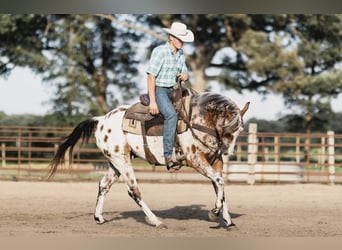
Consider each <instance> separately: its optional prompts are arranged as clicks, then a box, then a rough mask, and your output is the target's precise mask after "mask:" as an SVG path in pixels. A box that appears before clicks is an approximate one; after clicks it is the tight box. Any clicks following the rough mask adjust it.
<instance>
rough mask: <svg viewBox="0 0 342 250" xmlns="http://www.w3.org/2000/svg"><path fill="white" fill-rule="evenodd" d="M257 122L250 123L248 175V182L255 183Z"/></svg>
mask: <svg viewBox="0 0 342 250" xmlns="http://www.w3.org/2000/svg"><path fill="white" fill-rule="evenodd" d="M256 133H257V124H256V123H250V124H249V127H248V177H247V183H248V184H250V185H254V183H255V164H256V162H257V152H258V145H257V135H256Z"/></svg>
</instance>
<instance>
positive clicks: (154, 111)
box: [148, 102, 159, 115]
mask: <svg viewBox="0 0 342 250" xmlns="http://www.w3.org/2000/svg"><path fill="white" fill-rule="evenodd" d="M148 110H149V112H150V113H151V114H152V115H157V114H158V113H159V109H158V105H157V103H156V102H150V105H149V107H148Z"/></svg>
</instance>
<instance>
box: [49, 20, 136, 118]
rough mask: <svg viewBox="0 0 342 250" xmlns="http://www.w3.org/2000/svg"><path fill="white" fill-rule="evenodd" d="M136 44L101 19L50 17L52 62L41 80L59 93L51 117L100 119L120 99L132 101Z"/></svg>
mask: <svg viewBox="0 0 342 250" xmlns="http://www.w3.org/2000/svg"><path fill="white" fill-rule="evenodd" d="M124 37H125V38H126V39H123V38H124ZM136 39H137V36H136V35H135V33H133V32H132V31H129V30H119V29H117V28H116V27H115V26H114V25H112V24H111V22H110V21H109V20H106V19H104V18H99V17H95V16H90V15H62V16H61V15H54V16H53V17H52V19H51V27H50V30H49V34H48V43H49V48H50V49H49V51H48V52H49V55H50V56H51V59H50V60H49V64H48V67H47V72H46V75H45V78H44V79H45V80H47V81H49V82H53V83H54V84H55V85H56V86H57V87H58V89H57V95H56V98H55V99H54V103H55V112H62V113H65V114H66V115H67V116H73V115H79V114H84V113H86V114H89V113H90V114H92V115H98V114H103V113H106V112H108V111H109V110H110V109H111V108H113V107H115V106H116V105H117V103H118V102H119V101H118V100H119V98H122V99H123V100H126V99H128V98H131V97H132V96H134V95H136V93H137V87H136V85H135V79H134V77H135V76H136V74H137V67H136V63H137V61H136V59H135V56H134V51H133V50H134V47H133V46H134V40H136ZM111 87H112V88H114V89H115V91H113V92H111V91H110V90H109V88H111ZM114 92H115V96H114V95H113V93H114Z"/></svg>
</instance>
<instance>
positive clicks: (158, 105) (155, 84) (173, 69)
mask: <svg viewBox="0 0 342 250" xmlns="http://www.w3.org/2000/svg"><path fill="white" fill-rule="evenodd" d="M164 30H165V31H166V32H167V33H168V34H169V38H168V42H166V43H165V44H162V45H160V46H158V47H156V48H154V49H153V51H152V55H151V59H150V63H149V66H148V68H147V85H148V86H147V87H148V95H149V98H150V105H149V112H150V113H151V114H152V115H156V114H158V113H159V112H160V113H161V114H162V115H163V117H164V119H165V120H164V131H163V145H164V146H163V147H164V157H165V164H166V167H167V169H168V170H170V169H171V168H173V167H175V166H177V165H179V162H178V161H177V160H176V157H172V154H173V153H174V150H173V146H174V142H175V134H176V127H177V120H178V116H177V113H176V111H175V108H174V106H173V105H172V101H171V92H172V90H173V87H174V86H175V85H176V79H178V78H179V79H180V80H182V81H187V80H188V79H189V76H188V73H187V72H188V69H187V67H186V63H185V56H184V53H183V50H182V46H183V43H184V42H193V41H194V34H193V33H192V31H191V30H189V29H187V26H186V25H185V24H183V23H181V22H173V23H172V25H171V28H170V29H169V28H164Z"/></svg>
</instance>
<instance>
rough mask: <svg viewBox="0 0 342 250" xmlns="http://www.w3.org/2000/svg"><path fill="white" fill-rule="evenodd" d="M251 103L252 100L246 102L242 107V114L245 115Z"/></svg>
mask: <svg viewBox="0 0 342 250" xmlns="http://www.w3.org/2000/svg"><path fill="white" fill-rule="evenodd" d="M249 104H250V102H246V104H245V106H244V107H243V108H242V109H241V111H240V115H241V116H242V117H243V115H244V114H245V113H246V112H247V110H248V108H249Z"/></svg>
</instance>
